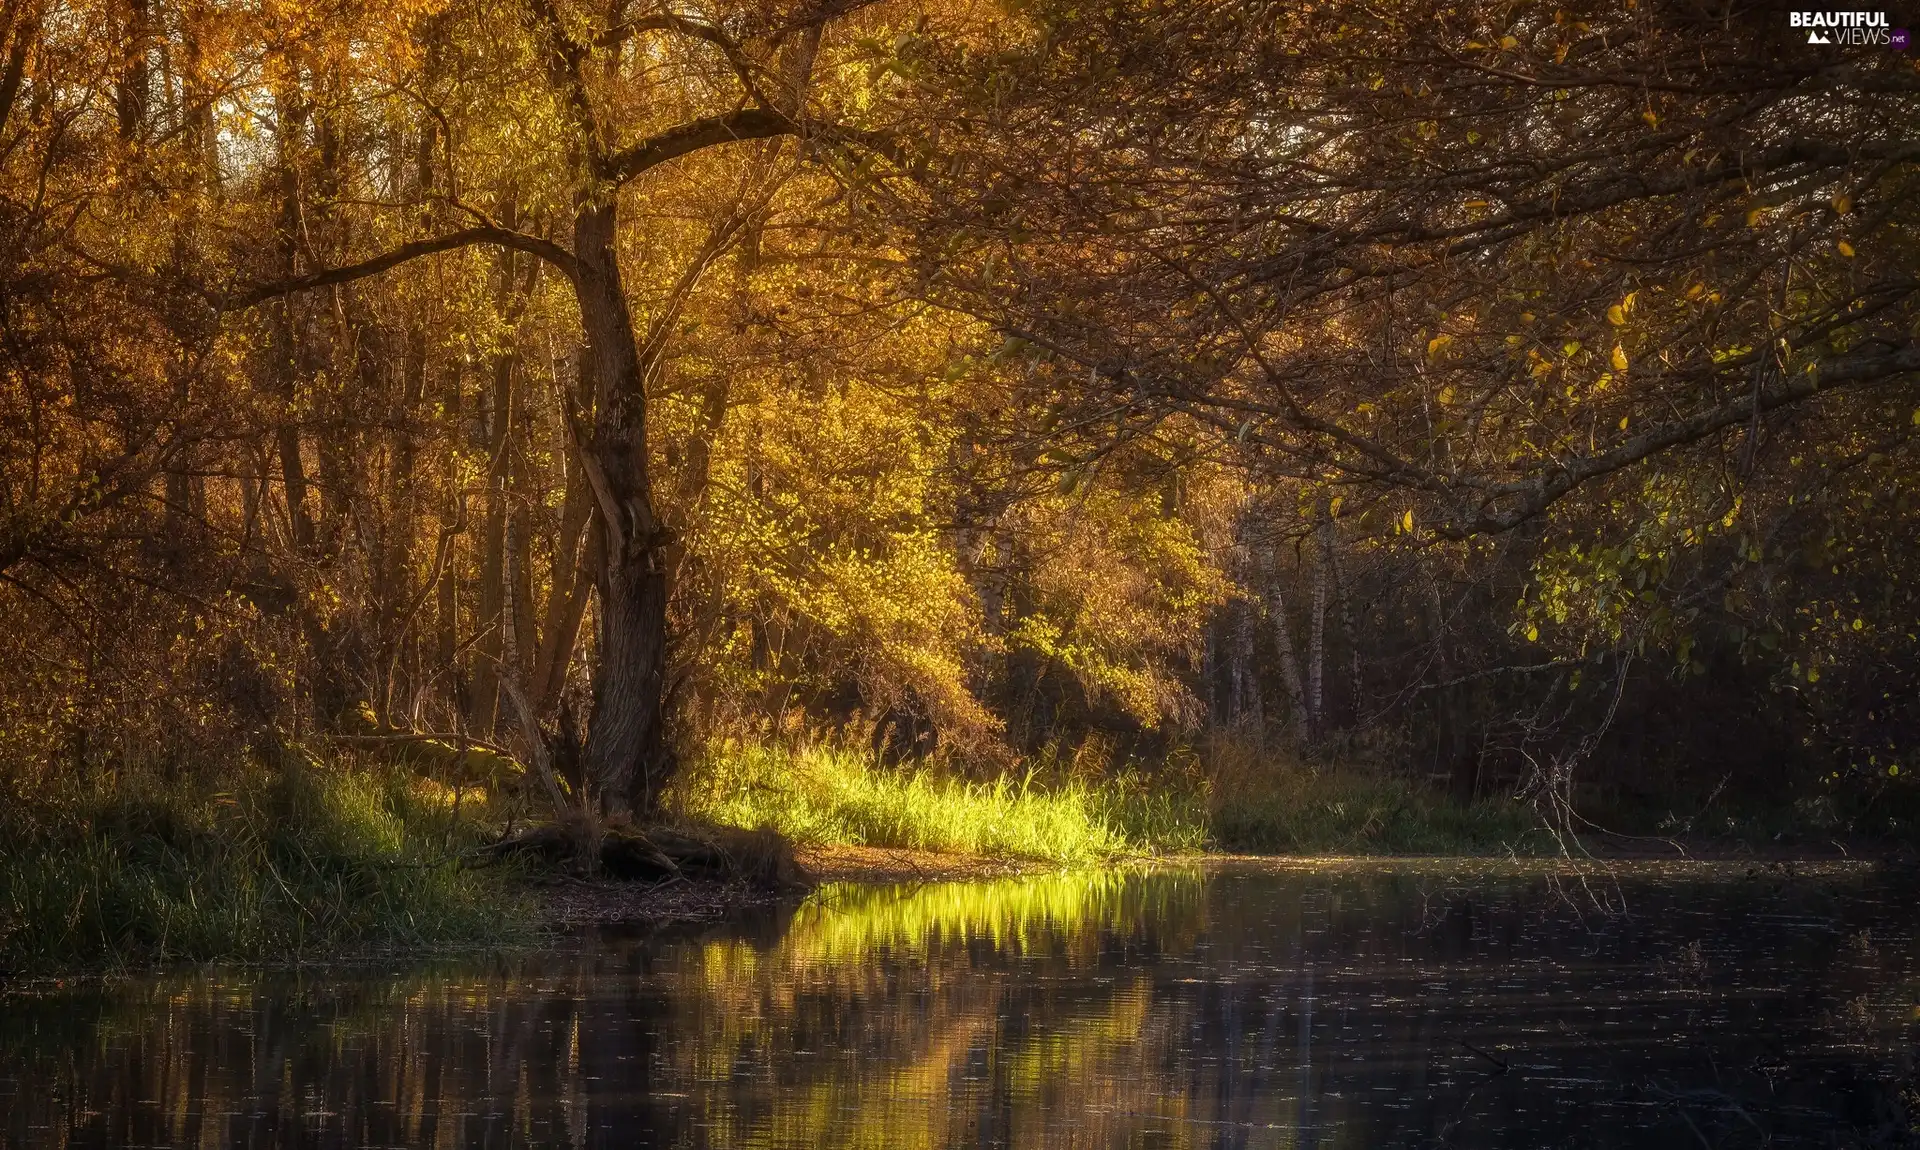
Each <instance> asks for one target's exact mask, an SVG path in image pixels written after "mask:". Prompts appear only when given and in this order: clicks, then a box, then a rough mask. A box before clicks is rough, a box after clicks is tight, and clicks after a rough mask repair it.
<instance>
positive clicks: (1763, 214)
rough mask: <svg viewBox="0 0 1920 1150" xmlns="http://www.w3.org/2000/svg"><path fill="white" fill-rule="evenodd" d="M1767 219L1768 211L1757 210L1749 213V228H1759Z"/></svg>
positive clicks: (1763, 209)
mask: <svg viewBox="0 0 1920 1150" xmlns="http://www.w3.org/2000/svg"><path fill="white" fill-rule="evenodd" d="M1766 218H1767V209H1765V208H1755V209H1753V210H1752V211H1750V212H1748V213H1747V226H1748V227H1750V228H1756V227H1759V226H1760V221H1761V220H1764V219H1766Z"/></svg>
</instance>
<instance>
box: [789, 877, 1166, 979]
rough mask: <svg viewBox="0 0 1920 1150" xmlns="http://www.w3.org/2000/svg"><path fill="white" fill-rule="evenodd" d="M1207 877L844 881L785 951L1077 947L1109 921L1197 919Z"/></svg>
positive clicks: (847, 957)
mask: <svg viewBox="0 0 1920 1150" xmlns="http://www.w3.org/2000/svg"><path fill="white" fill-rule="evenodd" d="M1200 887H1201V876H1200V873H1199V872H1198V871H1197V870H1195V871H1188V870H1176V871H1170V872H1162V873H1161V874H1159V875H1158V876H1157V877H1156V878H1155V879H1154V881H1152V882H1142V881H1140V880H1139V878H1138V876H1137V875H1135V874H1133V873H1130V872H1128V871H1113V870H1097V871H1085V870H1082V871H1065V872H1060V873H1055V874H1043V875H1025V876H1020V877H1016V878H1004V879H995V880H993V881H991V882H938V883H928V884H925V885H917V886H908V885H901V886H871V885H866V884H855V883H836V884H834V885H831V886H827V887H824V888H822V889H821V890H820V891H819V892H817V893H816V894H815V895H814V896H813V897H812V898H810V899H808V900H807V902H806V903H805V904H803V905H802V906H801V907H800V909H799V910H798V911H796V912H795V914H794V918H793V924H792V925H791V926H790V927H789V928H788V930H787V936H786V939H785V941H784V942H783V943H782V953H783V955H784V956H786V957H787V958H788V960H789V961H792V962H795V963H798V964H800V965H806V966H817V965H818V966H824V965H834V964H844V963H857V962H859V961H862V960H864V959H866V958H868V957H870V956H872V955H874V954H878V953H880V952H883V951H884V952H886V953H888V954H893V955H926V954H928V953H930V952H935V951H939V950H941V949H943V948H945V947H950V946H962V945H966V944H967V943H968V942H970V941H983V942H986V943H988V944H989V945H991V946H992V947H993V949H995V950H997V951H1000V952H1001V953H1005V954H1011V955H1019V954H1028V953H1032V952H1034V951H1036V950H1044V949H1047V948H1049V947H1064V948H1066V949H1068V950H1069V951H1071V950H1073V949H1074V948H1075V947H1076V946H1078V945H1079V944H1082V943H1095V942H1097V940H1098V938H1099V935H1100V933H1101V931H1103V930H1108V931H1124V930H1127V929H1129V928H1131V927H1134V926H1137V925H1138V924H1140V923H1143V922H1148V921H1154V922H1161V923H1166V922H1185V921H1188V920H1190V919H1193V918H1194V916H1195V915H1196V914H1197V913H1198V907H1199V899H1200ZM1176 904H1179V905H1178V906H1176ZM1183 909H1184V911H1185V913H1184V914H1182V913H1179V911H1181V910H1183Z"/></svg>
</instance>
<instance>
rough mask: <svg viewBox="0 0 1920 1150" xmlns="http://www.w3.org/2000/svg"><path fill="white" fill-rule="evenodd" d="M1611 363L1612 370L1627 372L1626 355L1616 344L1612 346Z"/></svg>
mask: <svg viewBox="0 0 1920 1150" xmlns="http://www.w3.org/2000/svg"><path fill="white" fill-rule="evenodd" d="M1611 362H1612V363H1613V370H1615V371H1625V370H1627V353H1626V352H1625V351H1623V350H1622V349H1621V348H1620V346H1619V345H1618V344H1616V345H1614V349H1613V359H1612V361H1611Z"/></svg>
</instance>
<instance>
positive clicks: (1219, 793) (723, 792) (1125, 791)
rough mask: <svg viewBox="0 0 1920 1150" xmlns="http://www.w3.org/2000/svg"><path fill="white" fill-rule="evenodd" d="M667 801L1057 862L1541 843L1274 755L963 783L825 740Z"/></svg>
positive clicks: (1375, 776) (720, 816) (734, 762)
mask: <svg viewBox="0 0 1920 1150" xmlns="http://www.w3.org/2000/svg"><path fill="white" fill-rule="evenodd" d="M675 798H676V802H677V804H678V805H679V806H680V808H681V810H682V811H683V813H686V814H689V815H693V816H696V817H701V818H706V819H710V820H712V821H714V822H718V823H724V824H728V825H733V826H741V827H770V828H772V829H774V830H776V831H779V832H780V833H781V834H784V835H786V836H788V837H789V838H792V839H794V840H796V841H798V842H802V843H810V844H816V845H853V846H880V847H911V848H915V849H920V850H934V851H958V852H964V853H969V854H980V855H1005V856H1012V857H1020V858H1032V859H1043V860H1049V861H1054V862H1065V863H1073V862H1089V861H1096V860H1099V859H1104V858H1113V857H1116V856H1122V855H1129V854H1174V853H1187V852H1193V851H1199V850H1204V849H1218V850H1230V851H1250V852H1271V853H1286V854H1505V853H1508V852H1509V851H1515V852H1520V853H1526V852H1527V851H1528V850H1530V849H1539V848H1540V847H1542V846H1543V845H1544V844H1542V843H1538V842H1535V841H1534V838H1535V837H1536V836H1535V834H1534V833H1533V828H1534V826H1535V820H1534V819H1533V817H1532V815H1531V813H1530V812H1528V811H1527V810H1525V809H1524V808H1522V807H1519V806H1517V805H1515V804H1512V803H1504V802H1485V803H1479V804H1475V805H1473V806H1468V807H1461V806H1457V805H1454V804H1451V803H1449V802H1447V801H1445V800H1444V799H1442V798H1439V797H1437V796H1433V795H1429V794H1427V793H1426V792H1424V791H1422V790H1419V789H1417V788H1412V787H1410V786H1409V784H1408V783H1406V782H1405V781H1404V780H1399V779H1393V778H1390V777H1388V776H1386V775H1383V774H1380V773H1376V772H1371V771H1367V770H1363V769H1358V768H1355V769H1349V770H1346V771H1340V772H1332V771H1315V770H1311V769H1308V768H1305V767H1301V766H1299V765H1297V764H1295V763H1292V762H1291V761H1288V760H1285V759H1282V758H1279V757H1277V756H1269V757H1259V758H1246V757H1240V758H1234V757H1231V756H1226V757H1215V758H1213V759H1210V760H1209V762H1208V764H1207V765H1206V766H1204V767H1203V766H1200V765H1198V761H1197V760H1193V761H1189V762H1187V763H1186V764H1184V765H1180V766H1173V767H1169V766H1162V767H1160V768H1159V769H1158V770H1147V769H1143V768H1137V769H1119V770H1114V771H1108V772H1103V773H1098V774H1095V775H1093V776H1092V777H1091V778H1088V777H1085V776H1081V775H1075V774H1071V773H1066V774H1063V773H1062V772H1059V771H1048V770H1039V769H1036V770H1034V771H1031V772H1029V773H1027V774H1025V775H1021V776H1011V777H1002V778H1000V779H999V780H996V781H992V782H975V781H970V780H968V779H966V778H963V777H959V776H957V775H954V774H951V773H947V772H943V771H942V770H940V769H939V768H938V767H936V766H933V765H929V764H924V763H923V764H909V765H905V766H898V767H892V766H883V765H880V764H877V763H876V762H874V760H873V758H872V756H870V755H867V754H864V753H862V752H861V750H860V749H857V748H853V749H850V748H847V747H843V746H835V745H833V744H830V743H820V744H813V745H803V746H800V747H797V748H788V747H784V746H779V745H769V744H740V743H733V742H726V743H720V744H717V745H715V746H714V747H712V748H710V749H709V751H708V753H707V754H706V755H705V756H703V758H702V759H701V760H700V761H699V762H698V763H697V764H696V765H695V766H694V767H693V768H692V769H691V770H690V771H689V772H688V773H687V775H686V776H685V778H684V779H683V780H682V782H681V785H680V787H679V790H678V792H677V794H676V796H675Z"/></svg>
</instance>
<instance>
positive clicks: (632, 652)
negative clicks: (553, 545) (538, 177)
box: [574, 203, 672, 815]
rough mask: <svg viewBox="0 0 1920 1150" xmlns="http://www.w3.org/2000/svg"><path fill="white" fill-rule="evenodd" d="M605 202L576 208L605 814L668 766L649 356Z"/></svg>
mask: <svg viewBox="0 0 1920 1150" xmlns="http://www.w3.org/2000/svg"><path fill="white" fill-rule="evenodd" d="M614 228H615V216H614V207H613V205H612V204H611V203H606V204H593V205H589V206H587V207H585V208H583V209H582V210H581V211H580V213H579V215H578V216H576V217H575V220H574V252H575V255H576V256H577V257H578V259H579V260H580V279H579V288H578V293H579V301H580V318H581V322H582V324H583V326H584V327H585V329H586V330H585V335H586V340H587V346H586V349H585V351H584V357H585V362H586V368H587V378H588V379H591V380H592V381H593V385H594V419H593V434H592V437H591V439H590V440H589V441H588V442H586V443H583V444H581V445H580V448H581V451H580V454H581V459H582V463H583V465H584V466H585V467H586V468H587V478H588V480H589V482H590V483H591V484H592V485H593V488H594V496H595V500H596V502H597V503H598V504H599V508H600V517H601V518H600V521H601V528H602V536H601V539H602V542H603V544H604V546H603V547H602V548H601V551H600V558H601V563H600V568H599V571H598V572H597V577H596V580H595V581H596V583H597V586H598V590H599V592H600V611H599V624H600V635H599V640H600V641H599V667H598V669H597V673H596V674H595V675H594V677H593V718H592V719H591V720H590V722H589V723H588V727H587V777H588V778H590V779H592V780H593V785H594V787H595V788H596V789H597V790H598V792H599V798H600V804H601V807H602V808H603V809H604V810H605V811H606V813H608V814H610V815H618V814H626V813H630V812H631V813H634V814H640V815H645V814H648V813H651V812H652V811H653V810H654V808H655V807H656V805H657V804H658V802H659V799H660V789H661V786H662V785H663V784H664V783H665V782H666V780H667V778H668V777H669V776H670V775H671V773H672V764H671V762H670V757H669V756H670V752H669V749H668V747H667V742H666V738H665V730H664V717H665V706H664V704H665V699H664V698H663V689H664V687H665V683H666V664H667V571H666V556H665V553H664V551H665V547H664V545H665V542H666V540H665V539H664V538H663V537H662V536H663V533H662V532H661V530H660V523H659V519H658V516H657V515H656V514H655V511H654V506H653V493H652V487H651V484H650V483H649V481H648V477H647V395H646V375H647V372H646V365H643V364H642V363H641V361H640V351H639V348H638V347H637V346H636V344H635V341H634V333H633V317H632V315H631V314H630V313H629V312H628V310H627V299H626V293H625V291H624V290H623V289H622V287H621V284H620V269H619V265H618V263H617V262H616V259H615V254H614Z"/></svg>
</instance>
